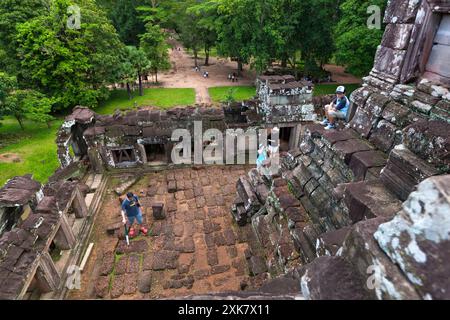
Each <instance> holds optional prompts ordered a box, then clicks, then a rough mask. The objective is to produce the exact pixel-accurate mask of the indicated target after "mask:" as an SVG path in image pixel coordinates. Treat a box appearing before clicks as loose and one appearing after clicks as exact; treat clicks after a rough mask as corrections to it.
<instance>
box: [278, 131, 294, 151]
mask: <svg viewBox="0 0 450 320" xmlns="http://www.w3.org/2000/svg"><path fill="white" fill-rule="evenodd" d="M292 131H293V127H282V128H280V151H289V149H290V141H291V137H292Z"/></svg>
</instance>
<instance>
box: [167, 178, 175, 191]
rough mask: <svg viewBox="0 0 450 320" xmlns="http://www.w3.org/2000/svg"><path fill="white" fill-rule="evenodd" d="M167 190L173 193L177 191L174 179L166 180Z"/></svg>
mask: <svg viewBox="0 0 450 320" xmlns="http://www.w3.org/2000/svg"><path fill="white" fill-rule="evenodd" d="M167 190H168V192H169V193H174V192H176V191H177V183H176V181H168V182H167Z"/></svg>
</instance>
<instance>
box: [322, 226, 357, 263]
mask: <svg viewBox="0 0 450 320" xmlns="http://www.w3.org/2000/svg"><path fill="white" fill-rule="evenodd" d="M349 232H350V227H344V228H341V229H338V230H333V231H328V232H325V233H322V234H321V235H320V236H319V238H318V239H317V243H316V254H317V256H334V255H336V253H337V252H338V250H339V248H341V246H342V244H343V243H344V240H345V238H346V237H347V235H348V233H349Z"/></svg>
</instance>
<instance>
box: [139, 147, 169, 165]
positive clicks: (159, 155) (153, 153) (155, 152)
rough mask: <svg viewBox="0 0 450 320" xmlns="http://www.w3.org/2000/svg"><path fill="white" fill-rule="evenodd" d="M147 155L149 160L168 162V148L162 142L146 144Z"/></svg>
mask: <svg viewBox="0 0 450 320" xmlns="http://www.w3.org/2000/svg"><path fill="white" fill-rule="evenodd" d="M144 149H145V156H146V157H147V162H150V163H151V162H163V163H167V156H166V148H165V146H164V144H162V143H154V144H145V145H144Z"/></svg>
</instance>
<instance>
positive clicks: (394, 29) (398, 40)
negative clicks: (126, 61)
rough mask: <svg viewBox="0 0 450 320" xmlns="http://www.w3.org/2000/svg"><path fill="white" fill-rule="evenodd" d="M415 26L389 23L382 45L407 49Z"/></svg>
mask: <svg viewBox="0 0 450 320" xmlns="http://www.w3.org/2000/svg"><path fill="white" fill-rule="evenodd" d="M413 26H414V25H413V24H388V25H387V26H386V29H385V32H384V35H383V40H382V41H381V45H382V46H385V47H388V48H391V49H398V50H406V49H407V47H408V45H409V39H410V36H411V31H412V29H413Z"/></svg>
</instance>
